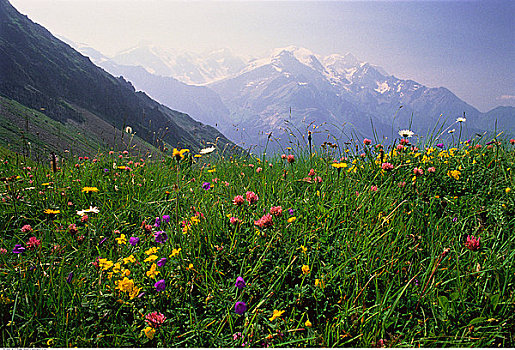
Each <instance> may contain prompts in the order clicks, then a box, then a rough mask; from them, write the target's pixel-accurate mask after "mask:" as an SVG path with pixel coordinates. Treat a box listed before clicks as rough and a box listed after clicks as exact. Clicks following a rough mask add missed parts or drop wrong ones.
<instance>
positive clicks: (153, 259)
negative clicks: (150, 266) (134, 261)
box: [143, 254, 158, 262]
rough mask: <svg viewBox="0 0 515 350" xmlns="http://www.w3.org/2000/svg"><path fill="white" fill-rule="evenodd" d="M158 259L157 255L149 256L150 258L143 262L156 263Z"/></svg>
mask: <svg viewBox="0 0 515 350" xmlns="http://www.w3.org/2000/svg"><path fill="white" fill-rule="evenodd" d="M157 258H158V256H157V255H154V254H152V255H149V256H148V257H146V258H145V260H143V262H152V261H156V260H157Z"/></svg>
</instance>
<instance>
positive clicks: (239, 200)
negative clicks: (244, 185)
mask: <svg viewBox="0 0 515 350" xmlns="http://www.w3.org/2000/svg"><path fill="white" fill-rule="evenodd" d="M244 201H245V199H244V198H243V196H240V195H237V196H235V197H234V199H233V200H232V203H233V204H234V205H242V204H243V202H244Z"/></svg>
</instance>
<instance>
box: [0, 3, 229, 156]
mask: <svg viewBox="0 0 515 350" xmlns="http://www.w3.org/2000/svg"><path fill="white" fill-rule="evenodd" d="M0 97H1V102H2V109H1V110H2V112H3V113H2V114H1V115H0V118H1V120H0V121H1V123H0V137H5V139H2V140H0V141H2V143H3V144H7V143H9V142H10V141H11V140H10V139H9V138H8V137H7V136H8V135H13V134H14V135H16V133H18V131H19V130H24V132H26V133H30V134H32V136H34V134H38V138H40V137H43V136H45V135H47V134H48V133H43V132H41V133H40V132H39V131H40V130H41V129H40V128H38V127H33V128H30V127H29V118H30V123H31V124H33V125H43V124H48V120H46V119H45V122H43V119H44V117H49V118H50V120H52V121H53V122H58V123H59V124H60V125H61V126H62V127H52V128H49V129H48V130H51V129H52V130H57V129H59V130H60V131H59V132H61V131H62V132H64V131H67V132H70V131H71V130H74V132H78V133H80V137H79V138H88V139H89V140H93V139H95V140H97V141H99V140H100V143H99V144H97V145H96V151H98V149H102V148H104V147H105V146H107V147H113V146H114V145H113V141H111V140H113V139H114V140H116V138H117V136H116V135H117V133H118V134H122V135H123V130H124V129H125V127H126V126H130V127H131V128H132V133H133V135H136V136H135V140H140V142H135V143H134V144H135V145H138V144H140V145H144V144H145V145H146V146H145V147H146V148H145V149H147V150H148V149H150V148H152V147H156V148H160V149H171V148H173V147H177V148H192V151H197V150H199V149H201V148H203V147H206V144H208V143H215V142H217V143H218V146H219V147H220V148H225V147H228V148H229V149H235V145H234V144H233V143H232V142H231V141H229V140H228V139H227V138H226V137H225V136H224V135H222V134H221V133H220V132H219V131H217V130H216V129H215V128H213V127H211V126H208V125H205V124H202V123H200V122H198V121H195V120H193V119H192V118H191V117H190V116H188V115H187V114H185V113H181V112H178V111H175V110H172V109H170V108H169V107H167V106H164V105H162V104H160V103H158V102H156V101H155V100H153V99H151V98H150V97H149V96H148V95H147V94H145V93H143V92H137V91H136V90H135V89H134V87H133V85H132V84H131V83H130V82H128V81H126V80H125V79H123V78H116V77H114V76H112V75H111V74H109V73H108V72H106V71H105V70H104V69H102V68H100V67H98V66H96V65H94V64H93V63H92V62H91V60H90V59H89V58H88V57H86V56H84V55H82V54H81V53H79V52H78V51H76V50H75V49H73V48H72V47H70V46H69V45H68V44H66V43H64V42H63V41H61V40H59V39H57V38H56V37H54V36H53V35H52V34H51V33H50V32H49V31H48V30H46V29H45V28H44V27H42V26H40V25H38V24H36V23H34V22H32V21H31V20H30V19H29V18H28V17H27V16H24V15H22V14H20V13H19V12H18V11H17V10H16V9H15V8H14V7H13V6H11V4H10V3H9V1H7V0H0ZM22 107H23V108H22ZM25 107H27V108H30V109H32V111H38V113H35V112H30V110H29V109H27V108H25ZM43 115H44V116H43ZM16 116H17V117H16ZM52 125H53V124H52ZM70 125H73V126H74V127H73V128H70V127H69V126H70ZM22 126H23V127H22ZM99 131H100V133H99ZM133 135H131V136H132V137H134V136H133ZM18 136H19V134H18ZM53 136H54V139H56V136H57V135H53ZM49 137H50V136H49ZM130 138H131V137H129V136H127V137H126V140H127V139H130ZM59 139H60V141H64V140H66V139H67V138H63V137H60V138H59ZM68 139H70V140H71V139H74V140H76V139H77V138H76V137H70V138H68ZM120 139H123V136H122V137H120V135H119V136H118V140H120ZM43 141H44V140H42V142H43ZM47 144H48V145H50V146H52V145H53V146H54V147H55V148H56V149H55V151H56V152H58V151H63V150H64V149H69V148H70V147H72V145H71V144H66V143H62V142H61V143H58V142H54V143H52V141H51V138H49V139H48V140H47ZM93 148H95V147H93ZM83 149H84V150H86V149H90V150H91V147H89V148H83Z"/></svg>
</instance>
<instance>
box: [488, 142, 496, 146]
mask: <svg viewBox="0 0 515 350" xmlns="http://www.w3.org/2000/svg"><path fill="white" fill-rule="evenodd" d="M494 142H495V141H490V142H487V143H486V145H487V146H490V145H491V144H492V143H494Z"/></svg>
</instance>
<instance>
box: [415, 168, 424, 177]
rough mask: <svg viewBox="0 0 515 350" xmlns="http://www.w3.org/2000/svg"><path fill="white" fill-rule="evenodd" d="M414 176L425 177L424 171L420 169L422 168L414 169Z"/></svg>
mask: <svg viewBox="0 0 515 350" xmlns="http://www.w3.org/2000/svg"><path fill="white" fill-rule="evenodd" d="M413 174H415V176H417V175H423V174H424V170H422V169H420V168H414V169H413Z"/></svg>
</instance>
